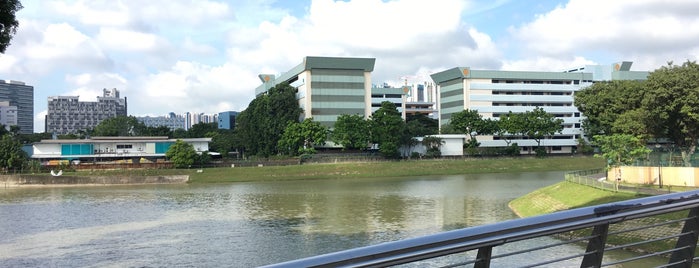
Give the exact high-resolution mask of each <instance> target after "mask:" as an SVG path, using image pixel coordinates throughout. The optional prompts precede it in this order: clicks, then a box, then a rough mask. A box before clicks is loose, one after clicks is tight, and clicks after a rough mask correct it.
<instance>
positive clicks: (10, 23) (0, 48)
mask: <svg viewBox="0 0 699 268" xmlns="http://www.w3.org/2000/svg"><path fill="white" fill-rule="evenodd" d="M23 7H24V6H22V3H20V2H19V0H5V1H2V3H1V4H0V53H5V50H7V47H8V46H10V41H11V40H12V37H13V36H14V35H15V33H17V27H19V22H18V21H17V17H16V16H15V13H17V11H19V10H20V9H22V8H23Z"/></svg>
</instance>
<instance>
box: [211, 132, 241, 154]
mask: <svg viewBox="0 0 699 268" xmlns="http://www.w3.org/2000/svg"><path fill="white" fill-rule="evenodd" d="M204 136H205V137H207V138H211V142H210V143H209V150H210V151H213V152H219V153H221V155H228V152H230V151H232V150H233V147H234V146H235V144H234V143H235V135H234V134H233V131H231V130H220V131H212V132H209V133H206V135H204Z"/></svg>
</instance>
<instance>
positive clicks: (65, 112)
mask: <svg viewBox="0 0 699 268" xmlns="http://www.w3.org/2000/svg"><path fill="white" fill-rule="evenodd" d="M102 93H103V95H102V96H101V97H99V96H98V97H97V101H96V102H95V101H79V96H52V97H48V113H47V115H46V132H50V133H55V134H59V135H64V134H75V133H77V132H78V131H86V130H88V129H92V128H95V127H96V126H97V125H99V123H100V122H102V120H105V119H108V118H113V117H117V116H127V100H126V97H124V98H120V97H119V91H118V90H117V89H115V88H113V89H106V88H105V89H103V90H102Z"/></svg>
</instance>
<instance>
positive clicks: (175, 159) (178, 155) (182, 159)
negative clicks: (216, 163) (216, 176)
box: [165, 140, 197, 168]
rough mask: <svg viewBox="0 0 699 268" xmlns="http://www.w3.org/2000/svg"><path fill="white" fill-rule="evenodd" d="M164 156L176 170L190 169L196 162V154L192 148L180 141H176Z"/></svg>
mask: <svg viewBox="0 0 699 268" xmlns="http://www.w3.org/2000/svg"><path fill="white" fill-rule="evenodd" d="M165 156H166V157H167V158H168V159H170V161H172V163H173V165H175V167H176V168H187V167H191V166H192V165H193V164H194V162H195V161H196V160H197V152H196V151H195V150H194V146H192V145H191V144H189V143H186V142H184V141H182V140H177V141H176V142H175V143H174V144H172V145H171V146H170V148H168V150H167V152H165Z"/></svg>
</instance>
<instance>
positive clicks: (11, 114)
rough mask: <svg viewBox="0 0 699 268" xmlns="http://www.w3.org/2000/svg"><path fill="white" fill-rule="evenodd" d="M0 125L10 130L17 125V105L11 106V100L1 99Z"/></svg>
mask: <svg viewBox="0 0 699 268" xmlns="http://www.w3.org/2000/svg"><path fill="white" fill-rule="evenodd" d="M0 125H3V126H5V129H6V130H8V131H9V130H10V127H11V126H16V125H17V106H11V105H10V102H9V101H0Z"/></svg>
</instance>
